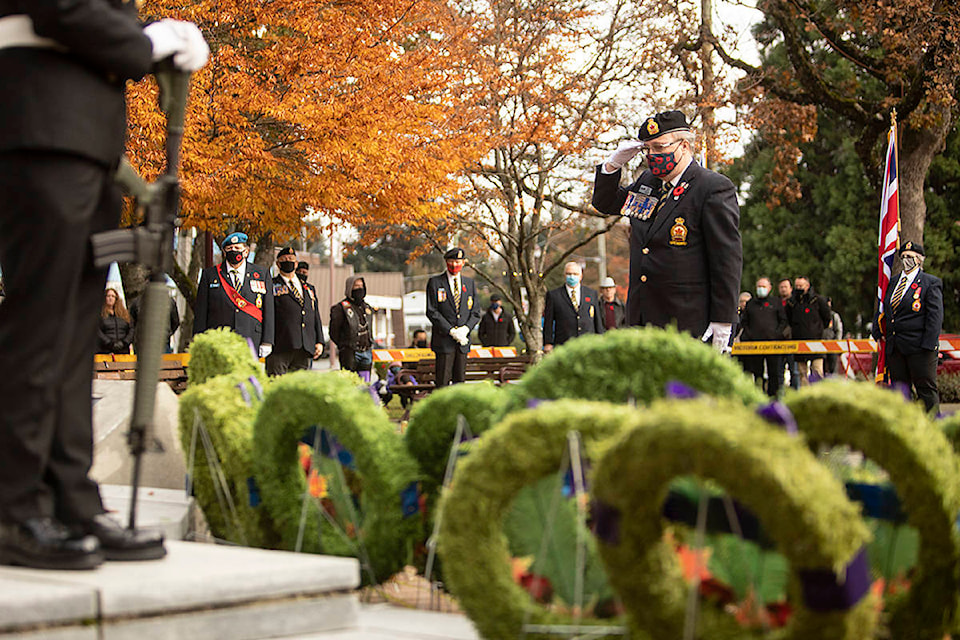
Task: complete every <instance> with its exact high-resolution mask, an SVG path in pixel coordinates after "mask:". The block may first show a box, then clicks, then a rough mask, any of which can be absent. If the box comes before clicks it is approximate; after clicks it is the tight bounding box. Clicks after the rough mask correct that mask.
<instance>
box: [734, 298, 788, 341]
mask: <svg viewBox="0 0 960 640" xmlns="http://www.w3.org/2000/svg"><path fill="white" fill-rule="evenodd" d="M740 326H741V327H743V333H741V334H740V339H741V340H743V341H744V342H753V341H758V340H785V339H786V336H787V327H788V326H789V325H788V324H787V314H786V311H785V310H784V306H783V302H781V300H780V298H774V297H771V296H767V297H766V298H751V299H750V300H748V301H747V306H746V307H744V309H743V312H742V313H741V314H740Z"/></svg>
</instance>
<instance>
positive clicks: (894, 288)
mask: <svg viewBox="0 0 960 640" xmlns="http://www.w3.org/2000/svg"><path fill="white" fill-rule="evenodd" d="M924 259H925V258H924V254H923V246H922V245H921V244H920V243H919V242H912V241H907V242H905V243H904V244H903V246H902V247H900V260H901V262H902V263H903V271H902V272H901V273H900V275H899V276H898V277H896V278H891V279H890V283H889V284H888V285H887V290H886V291H885V292H884V294H883V308H882V309H881V310H880V311H879V312H878V313H877V317H876V318H874V322H873V337H874V338H875V339H877V340H880V339H881V338H883V339H884V340H886V346H885V349H886V350H885V354H886V356H885V357H886V364H887V372H888V374H889V376H890V382H894V383H895V382H901V383H903V384H906V385H908V386H910V387H911V388H912V389H913V391H914V393H915V394H916V397H918V398H920V399H921V400H923V406H924V407H925V408H926V410H927V412H928V413H933V414H934V415H936V414H937V413H938V412H939V411H940V391H939V389H938V388H937V359H938V357H939V347H940V330H941V328H942V327H943V282H941V280H940V278H938V277H936V276H932V275H930V274H929V273H926V272H925V271H923V261H924Z"/></svg>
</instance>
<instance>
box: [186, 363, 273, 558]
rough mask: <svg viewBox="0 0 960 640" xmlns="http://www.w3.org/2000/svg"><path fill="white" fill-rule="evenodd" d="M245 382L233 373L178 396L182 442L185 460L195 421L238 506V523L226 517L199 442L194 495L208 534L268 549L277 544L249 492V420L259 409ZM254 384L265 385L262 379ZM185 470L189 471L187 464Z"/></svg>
mask: <svg viewBox="0 0 960 640" xmlns="http://www.w3.org/2000/svg"><path fill="white" fill-rule="evenodd" d="M260 375H261V376H262V374H260ZM249 377H250V376H249V375H248V374H245V373H231V374H227V375H221V376H217V377H214V378H211V379H209V380H207V381H206V382H204V383H203V384H198V385H190V387H189V388H188V389H187V390H186V392H184V393H183V395H181V396H180V403H179V407H180V408H179V411H180V426H179V431H180V442H181V444H182V445H183V450H184V452H185V455H187V456H189V454H190V448H191V445H192V442H193V432H194V424H195V422H196V420H197V419H198V418H199V420H200V421H201V424H202V425H203V426H204V427H205V428H206V430H207V433H209V434H210V440H211V441H212V444H213V447H214V450H215V451H216V453H217V458H218V459H219V461H220V465H221V466H222V468H223V472H224V475H225V476H226V481H227V485H228V487H229V493H230V496H231V497H232V499H233V501H234V504H235V505H236V509H237V517H238V520H239V523H237V522H235V521H234V519H233V518H232V517H231V516H229V515H227V516H225V515H224V509H223V507H222V506H221V502H220V498H218V496H217V492H216V489H215V487H214V484H213V481H212V480H211V477H210V471H209V467H208V466H207V455H206V452H205V450H204V447H203V443H202V441H201V440H200V439H199V436H198V438H197V442H196V457H195V459H194V461H193V464H194V470H193V490H194V494H195V495H196V498H197V501H198V503H199V504H200V507H201V508H202V509H203V512H204V514H205V515H206V517H207V522H208V523H209V525H210V530H211V532H212V533H213V534H214V535H215V536H216V537H218V538H221V539H224V540H229V541H231V542H234V543H237V544H246V545H251V546H258V547H263V546H266V547H270V546H273V544H275V542H276V535H275V533H274V527H273V523H272V521H271V520H270V517H269V514H267V512H266V511H265V510H264V509H263V507H259V508H256V507H253V506H251V504H250V493H249V490H248V486H249V485H248V479H249V478H252V477H253V455H254V449H253V420H254V416H255V415H256V413H257V410H258V409H259V407H260V401H259V400H258V399H257V394H256V393H255V391H254V389H253V386H252V385H251V384H250V382H249ZM258 379H259V380H260V382H261V384H265V381H264V380H262V378H258ZM240 384H244V385H245V386H246V388H247V393H248V397H249V398H250V404H249V405H248V404H247V402H246V400H245V399H244V397H243V394H242V393H241V391H240V388H239V387H238V385H240ZM187 464H188V466H189V464H190V461H189V460H187Z"/></svg>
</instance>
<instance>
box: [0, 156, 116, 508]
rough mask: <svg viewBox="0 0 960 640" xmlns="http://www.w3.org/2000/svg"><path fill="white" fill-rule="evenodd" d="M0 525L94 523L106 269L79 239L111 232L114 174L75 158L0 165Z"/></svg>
mask: <svg viewBox="0 0 960 640" xmlns="http://www.w3.org/2000/svg"><path fill="white" fill-rule="evenodd" d="M0 202H2V203H3V206H2V207H0V266H2V268H3V276H4V281H5V288H6V294H7V297H6V299H5V300H4V302H3V304H2V305H0V371H2V372H3V376H2V378H0V407H2V410H0V519H3V520H5V521H20V520H24V519H26V518H31V517H36V516H42V515H53V516H56V517H57V518H59V519H60V520H62V521H64V522H71V521H76V520H83V519H87V518H90V517H92V516H94V515H96V514H98V513H102V512H103V506H102V504H101V502H100V492H99V488H98V486H97V484H96V483H95V482H93V481H92V480H90V479H89V478H88V477H87V473H88V472H89V470H90V465H91V462H92V459H93V418H92V409H91V380H92V377H93V354H94V351H95V349H96V336H97V323H98V318H99V315H100V308H101V305H102V304H103V290H104V286H105V284H106V275H107V272H106V269H95V268H94V266H93V262H92V256H91V248H90V235H91V234H92V233H94V232H97V231H103V230H107V229H111V228H115V227H116V226H117V223H118V222H119V218H120V204H121V201H120V195H119V191H118V190H117V188H116V187H115V185H114V183H113V173H112V171H110V170H108V169H107V168H106V167H103V166H101V165H98V164H96V163H93V162H90V161H87V160H85V159H83V158H80V157H76V156H70V155H64V154H58V153H48V152H5V153H0Z"/></svg>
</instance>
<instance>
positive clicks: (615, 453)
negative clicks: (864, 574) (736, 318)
mask: <svg viewBox="0 0 960 640" xmlns="http://www.w3.org/2000/svg"><path fill="white" fill-rule="evenodd" d="M632 423H633V424H632V425H631V426H630V427H629V428H628V429H626V430H624V431H623V432H622V433H621V434H620V436H619V437H617V438H616V439H615V442H612V443H608V445H609V446H607V447H606V448H605V452H604V453H603V455H602V456H601V457H600V459H599V462H598V463H597V465H596V467H595V471H594V477H593V497H594V499H595V500H596V501H597V502H598V503H600V504H602V505H604V507H605V509H606V510H607V512H608V514H609V513H615V514H617V516H618V517H617V518H616V523H617V524H616V527H615V528H616V529H617V531H618V535H616V536H607V537H604V536H600V537H601V539H602V540H603V541H602V542H601V543H600V544H599V548H600V554H601V557H602V558H603V560H604V564H605V565H606V567H607V572H608V574H609V576H610V580H611V583H612V584H613V586H614V588H615V589H616V590H617V592H618V593H619V594H620V596H621V598H622V599H623V602H624V605H625V606H626V608H627V610H628V611H629V612H630V613H631V615H632V616H633V619H634V621H635V622H636V624H637V625H638V626H639V627H640V628H641V629H643V630H645V631H647V632H649V633H650V634H651V635H652V636H653V637H656V638H680V637H682V632H683V624H684V602H685V599H686V591H687V589H688V587H687V586H686V584H685V583H684V581H683V578H682V576H681V575H680V570H679V566H678V564H677V563H676V561H675V560H673V558H672V557H671V556H672V550H671V547H670V545H669V544H667V543H666V542H665V541H664V536H663V534H664V521H663V520H662V518H661V516H660V510H661V505H662V502H663V499H664V496H665V494H666V491H667V489H668V487H669V483H670V482H671V480H673V479H674V478H677V477H678V476H685V475H696V476H698V477H700V478H704V479H710V480H713V481H716V482H718V483H720V484H721V485H722V486H723V487H724V488H725V489H727V490H728V491H729V492H730V494H731V495H733V496H736V498H737V499H738V500H740V501H741V502H743V503H744V504H745V505H746V506H748V507H749V508H750V509H751V510H752V511H753V512H754V513H755V514H757V516H758V517H759V518H760V520H761V521H762V522H763V525H764V527H765V528H766V530H767V531H768V533H769V535H770V537H771V538H772V539H773V540H776V541H777V543H778V548H779V550H780V551H781V552H782V553H783V554H784V555H785V556H786V557H787V559H788V560H789V562H790V569H791V571H792V572H793V575H794V576H798V575H799V573H798V572H801V571H811V570H812V571H821V572H822V571H827V572H834V573H836V572H839V571H840V570H842V569H843V568H844V567H846V565H847V564H848V563H849V562H851V560H853V559H854V558H855V557H857V556H858V554H859V553H860V552H861V551H862V547H863V546H864V545H865V544H866V542H867V541H868V539H869V536H870V534H869V532H868V531H867V529H866V527H865V525H864V524H863V522H862V521H861V520H860V518H859V513H858V510H857V508H856V507H855V506H854V505H853V504H851V503H850V502H849V501H848V500H847V498H846V495H845V493H844V489H843V486H842V485H841V484H840V482H839V481H838V480H837V479H836V478H834V477H833V475H832V474H831V473H830V472H829V470H828V469H827V468H826V467H824V466H823V465H821V464H819V463H818V462H817V460H816V458H815V457H814V456H813V455H811V453H810V451H809V450H808V449H807V448H806V447H805V446H804V442H803V440H802V439H800V438H797V437H794V436H790V435H788V434H786V433H785V432H782V431H778V430H777V429H774V428H772V427H770V426H768V425H767V424H766V423H764V422H763V421H762V420H761V419H760V418H758V417H757V416H756V415H755V414H753V413H751V412H750V411H749V410H747V409H746V408H744V407H743V406H742V405H741V406H738V405H737V404H736V403H733V402H730V401H726V400H724V401H721V400H716V399H710V398H705V399H696V400H686V401H682V400H681V401H678V400H670V401H661V402H657V403H655V404H653V405H652V406H651V407H650V408H649V409H648V410H644V411H640V412H638V419H637V420H633V421H632ZM606 518H607V519H608V520H609V519H611V517H610V516H609V515H608V516H607V517H606ZM599 524H600V523H599V521H598V525H599ZM603 526H604V527H610V525H609V524H604V525H603ZM598 533H599V532H598ZM613 538H615V539H613ZM843 575H845V574H843ZM797 585H798V581H797V580H795V581H794V591H797ZM794 601H795V602H796V603H797V605H796V609H795V610H794V616H793V619H792V621H791V623H790V624H789V625H788V627H787V628H786V633H787V634H788V635H787V637H789V638H798V639H800V638H802V639H803V640H810V639H812V638H816V639H817V640H841V639H843V640H852V639H854V638H857V639H859V638H863V639H866V638H871V637H872V634H873V629H874V627H875V625H876V617H877V612H876V608H875V603H874V601H873V599H872V598H870V597H864V598H862V599H860V600H859V602H858V603H857V604H855V605H854V606H853V607H852V608H851V609H849V610H846V611H836V612H828V613H817V612H814V611H811V610H810V609H808V608H806V607H805V606H804V602H803V599H802V598H800V597H795V598H794ZM698 637H701V638H705V639H711V638H714V637H716V635H715V634H713V633H710V632H708V631H703V630H701V631H700V634H699V635H698ZM900 637H902V636H900Z"/></svg>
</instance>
